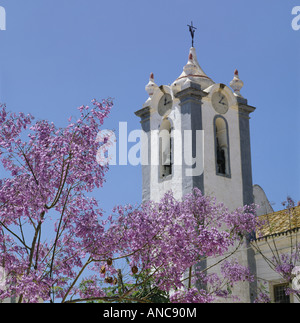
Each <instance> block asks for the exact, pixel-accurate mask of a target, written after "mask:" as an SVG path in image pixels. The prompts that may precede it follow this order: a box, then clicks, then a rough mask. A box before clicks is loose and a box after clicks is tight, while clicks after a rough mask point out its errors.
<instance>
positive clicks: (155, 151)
mask: <svg viewBox="0 0 300 323" xmlns="http://www.w3.org/2000/svg"><path fill="white" fill-rule="evenodd" d="M229 85H230V87H231V89H230V88H229V87H228V86H227V85H225V84H223V83H215V82H214V81H213V80H212V79H211V78H210V77H209V76H208V75H207V74H206V73H205V72H204V71H203V69H202V68H201V67H200V65H199V63H198V60H197V55H196V49H195V48H194V47H191V48H190V50H189V53H188V61H187V64H186V65H185V66H184V67H183V71H182V73H181V74H180V75H179V76H178V78H177V79H176V80H175V81H174V82H173V83H172V84H171V85H161V86H158V85H157V84H156V83H155V80H154V75H153V73H152V74H151V75H150V79H149V83H148V84H147V85H146V91H147V92H148V94H149V98H148V99H147V101H146V102H145V103H144V105H143V107H142V108H141V109H140V110H138V111H136V112H135V114H136V115H137V116H138V117H140V119H141V127H142V136H141V160H142V177H143V192H142V198H143V201H147V200H154V201H159V200H160V199H161V198H162V196H163V195H164V194H165V193H166V192H167V191H170V190H172V191H173V194H174V197H175V198H177V199H182V198H183V196H184V195H186V194H187V193H190V192H191V191H192V190H193V188H195V187H197V188H199V189H200V190H201V191H202V193H203V194H204V195H211V196H214V197H215V198H216V199H217V201H218V202H223V203H224V204H225V205H226V206H227V207H228V208H229V209H230V210H235V209H236V208H238V207H241V206H243V205H246V204H252V203H253V184H252V169H251V150H250V127H249V120H250V114H251V113H252V112H254V110H255V108H254V107H252V106H250V105H248V102H247V100H246V99H245V98H244V97H243V96H242V95H241V93H240V91H241V89H242V87H243V82H242V81H241V80H240V78H239V73H238V71H237V70H235V71H234V77H233V80H232V81H231V82H230V84H229ZM240 257H241V258H242V263H244V264H246V265H248V266H250V268H251V269H253V270H254V268H255V263H254V257H253V255H251V254H250V251H247V250H245V251H244V252H242V253H241V254H240ZM239 294H240V297H241V299H242V300H243V301H245V302H250V301H251V298H252V296H251V294H253V293H252V292H251V287H249V286H248V287H245V286H244V287H241V292H240V293H239Z"/></svg>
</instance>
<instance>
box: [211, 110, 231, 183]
mask: <svg viewBox="0 0 300 323" xmlns="http://www.w3.org/2000/svg"><path fill="white" fill-rule="evenodd" d="M214 130H215V152H216V153H215V155H216V172H217V175H225V176H228V177H229V176H230V160H229V136H228V125H227V122H226V120H225V119H224V118H223V117H221V116H216V117H215V119H214Z"/></svg>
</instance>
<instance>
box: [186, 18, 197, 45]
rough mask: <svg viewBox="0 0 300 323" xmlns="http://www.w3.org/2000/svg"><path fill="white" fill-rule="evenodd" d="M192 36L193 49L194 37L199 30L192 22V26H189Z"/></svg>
mask: <svg viewBox="0 0 300 323" xmlns="http://www.w3.org/2000/svg"><path fill="white" fill-rule="evenodd" d="M188 27H189V30H190V33H191V36H192V47H194V35H195V30H196V29H197V28H196V27H194V26H193V22H191V24H190V25H188Z"/></svg>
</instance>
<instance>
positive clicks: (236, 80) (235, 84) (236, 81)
mask: <svg viewBox="0 0 300 323" xmlns="http://www.w3.org/2000/svg"><path fill="white" fill-rule="evenodd" d="M230 86H231V88H232V89H233V91H234V94H235V95H236V96H239V97H243V96H242V95H241V93H240V90H241V89H242V87H243V86H244V82H243V81H242V80H240V77H239V72H238V70H237V69H236V70H235V71H234V77H233V80H232V81H231V82H230Z"/></svg>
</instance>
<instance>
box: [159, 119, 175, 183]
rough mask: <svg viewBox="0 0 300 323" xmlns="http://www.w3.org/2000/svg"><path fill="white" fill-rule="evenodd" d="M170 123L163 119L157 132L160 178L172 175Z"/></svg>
mask: <svg viewBox="0 0 300 323" xmlns="http://www.w3.org/2000/svg"><path fill="white" fill-rule="evenodd" d="M171 129H172V126H171V122H170V121H169V120H168V119H164V120H163V122H162V123H161V126H160V131H159V171H160V178H165V177H167V176H169V175H171V174H172V155H173V154H172V137H171Z"/></svg>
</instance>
